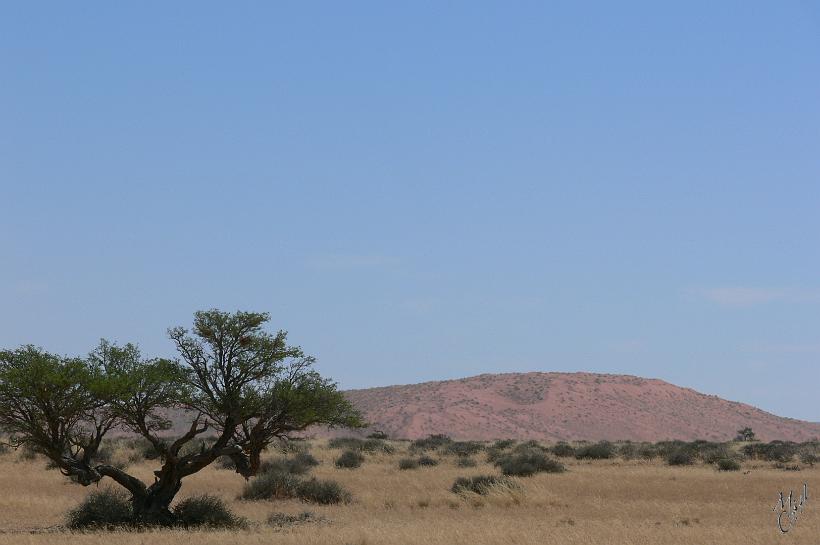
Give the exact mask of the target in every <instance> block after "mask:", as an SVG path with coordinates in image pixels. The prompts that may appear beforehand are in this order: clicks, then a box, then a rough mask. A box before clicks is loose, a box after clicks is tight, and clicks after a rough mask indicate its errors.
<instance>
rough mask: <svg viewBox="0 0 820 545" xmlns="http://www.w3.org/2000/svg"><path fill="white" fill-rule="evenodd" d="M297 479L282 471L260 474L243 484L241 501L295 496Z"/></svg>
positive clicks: (298, 481) (297, 484)
mask: <svg viewBox="0 0 820 545" xmlns="http://www.w3.org/2000/svg"><path fill="white" fill-rule="evenodd" d="M299 483H300V480H299V477H297V476H296V475H293V474H291V473H287V472H284V471H269V472H267V473H261V474H260V475H257V476H256V477H254V478H252V479H251V480H250V481H248V482H247V483H245V487H244V488H243V490H242V494H241V495H240V498H241V499H243V500H271V499H287V498H293V497H295V496H296V490H297V487H298V486H299Z"/></svg>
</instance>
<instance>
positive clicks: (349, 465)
mask: <svg viewBox="0 0 820 545" xmlns="http://www.w3.org/2000/svg"><path fill="white" fill-rule="evenodd" d="M362 462H364V456H362V455H361V453H359V452H356V451H355V450H346V451H344V452H343V453H342V455H341V456H339V457H338V458H336V467H338V468H343V469H356V468H357V467H360V466H361V465H362Z"/></svg>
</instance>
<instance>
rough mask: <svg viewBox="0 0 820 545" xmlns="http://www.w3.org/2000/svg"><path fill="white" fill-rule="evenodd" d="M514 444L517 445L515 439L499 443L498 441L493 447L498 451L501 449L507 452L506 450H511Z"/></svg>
mask: <svg viewBox="0 0 820 545" xmlns="http://www.w3.org/2000/svg"><path fill="white" fill-rule="evenodd" d="M514 444H515V440H514V439H499V440H498V441H496V442H495V443H493V444H492V447H493V448H496V449H499V450H506V449H508V448H510V447H511V446H513V445H514Z"/></svg>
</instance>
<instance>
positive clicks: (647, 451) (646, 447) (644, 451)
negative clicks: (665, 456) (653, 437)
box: [638, 443, 661, 460]
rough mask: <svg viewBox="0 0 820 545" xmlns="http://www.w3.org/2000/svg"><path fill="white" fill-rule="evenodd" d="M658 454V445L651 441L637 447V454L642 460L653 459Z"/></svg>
mask: <svg viewBox="0 0 820 545" xmlns="http://www.w3.org/2000/svg"><path fill="white" fill-rule="evenodd" d="M660 455H661V453H660V450H659V449H658V447H656V446H655V445H653V444H651V443H644V444H642V445H641V446H640V447H638V456H640V457H641V458H643V459H644V460H654V459H655V458H657V457H658V456H660Z"/></svg>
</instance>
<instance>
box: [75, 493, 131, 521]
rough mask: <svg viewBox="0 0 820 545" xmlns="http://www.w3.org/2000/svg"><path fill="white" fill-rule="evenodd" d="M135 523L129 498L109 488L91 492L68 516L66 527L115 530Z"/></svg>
mask: <svg viewBox="0 0 820 545" xmlns="http://www.w3.org/2000/svg"><path fill="white" fill-rule="evenodd" d="M133 521H134V515H133V511H132V509H131V501H130V500H129V499H128V496H127V495H126V494H124V493H122V492H120V491H114V490H111V489H108V488H103V489H101V490H95V491H93V492H91V493H90V494H89V495H88V496H86V498H85V499H84V500H83V501H82V503H80V505H79V506H77V507H76V508H74V509H72V510H71V511H69V512H68V514H67V515H66V526H67V527H69V528H71V529H72V530H94V529H96V530H99V529H105V530H114V529H117V528H121V527H123V526H130V525H132V524H133Z"/></svg>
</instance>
